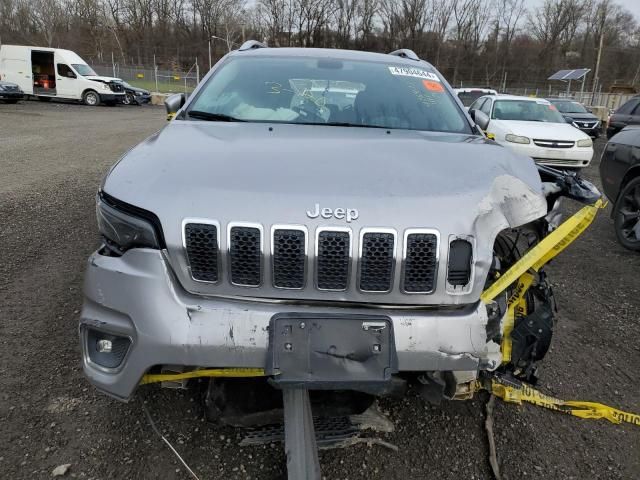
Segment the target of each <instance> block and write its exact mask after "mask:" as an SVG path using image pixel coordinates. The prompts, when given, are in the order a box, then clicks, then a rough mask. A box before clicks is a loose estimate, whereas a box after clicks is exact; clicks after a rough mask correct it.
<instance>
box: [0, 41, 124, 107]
mask: <svg viewBox="0 0 640 480" xmlns="http://www.w3.org/2000/svg"><path fill="white" fill-rule="evenodd" d="M0 74H1V75H2V79H3V80H7V81H10V82H14V83H16V84H17V85H19V86H20V88H21V89H22V90H23V92H24V93H25V95H29V96H34V97H37V98H38V99H39V100H43V101H49V100H51V99H52V98H59V99H68V100H80V101H82V102H84V103H85V104H86V105H99V104H100V103H104V104H106V105H115V104H116V103H121V102H122V99H123V98H124V89H123V88H122V85H120V84H118V83H117V82H115V79H113V78H110V77H101V76H99V75H96V72H94V71H93V69H92V68H91V67H90V66H89V65H87V63H86V62H85V61H84V60H83V59H82V58H80V57H79V56H78V55H77V54H76V53H74V52H72V51H70V50H63V49H61V48H46V47H28V46H21V45H2V46H0Z"/></svg>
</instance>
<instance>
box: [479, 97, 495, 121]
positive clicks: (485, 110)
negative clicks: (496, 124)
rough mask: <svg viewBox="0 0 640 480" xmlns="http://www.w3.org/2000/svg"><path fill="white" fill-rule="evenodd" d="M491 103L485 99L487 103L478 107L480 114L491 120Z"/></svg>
mask: <svg viewBox="0 0 640 480" xmlns="http://www.w3.org/2000/svg"><path fill="white" fill-rule="evenodd" d="M492 103H493V102H492V101H491V99H489V98H487V101H486V102H484V103H483V104H482V106H481V107H480V111H481V112H482V113H485V114H486V115H487V117H489V118H491V104H492Z"/></svg>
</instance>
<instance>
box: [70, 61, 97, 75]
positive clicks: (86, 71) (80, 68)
mask: <svg viewBox="0 0 640 480" xmlns="http://www.w3.org/2000/svg"><path fill="white" fill-rule="evenodd" d="M71 65H72V66H73V68H75V69H76V72H78V73H79V74H80V75H82V76H83V77H85V76H87V75H96V72H94V71H93V68H91V67H90V66H89V65H85V64H83V63H72V64H71Z"/></svg>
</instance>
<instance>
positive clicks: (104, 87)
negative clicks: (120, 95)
mask: <svg viewBox="0 0 640 480" xmlns="http://www.w3.org/2000/svg"><path fill="white" fill-rule="evenodd" d="M102 89H103V90H111V89H110V88H109V85H107V84H106V83H103V84H102Z"/></svg>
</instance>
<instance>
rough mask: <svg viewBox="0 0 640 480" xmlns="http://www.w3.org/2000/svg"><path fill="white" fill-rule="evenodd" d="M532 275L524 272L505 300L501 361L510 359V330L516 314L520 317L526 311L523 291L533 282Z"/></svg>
mask: <svg viewBox="0 0 640 480" xmlns="http://www.w3.org/2000/svg"><path fill="white" fill-rule="evenodd" d="M533 279H534V276H533V275H531V274H530V273H528V272H526V273H524V274H522V276H521V277H520V279H519V280H518V285H517V286H516V288H515V289H514V291H513V293H512V294H511V296H510V297H509V300H508V301H507V316H506V317H505V320H504V325H503V328H502V343H501V348H500V349H501V350H502V363H509V362H510V361H511V332H512V331H513V327H514V324H515V320H516V316H517V317H520V316H523V315H525V314H526V313H527V299H526V298H525V293H527V290H529V287H530V286H531V284H532V283H533Z"/></svg>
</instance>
